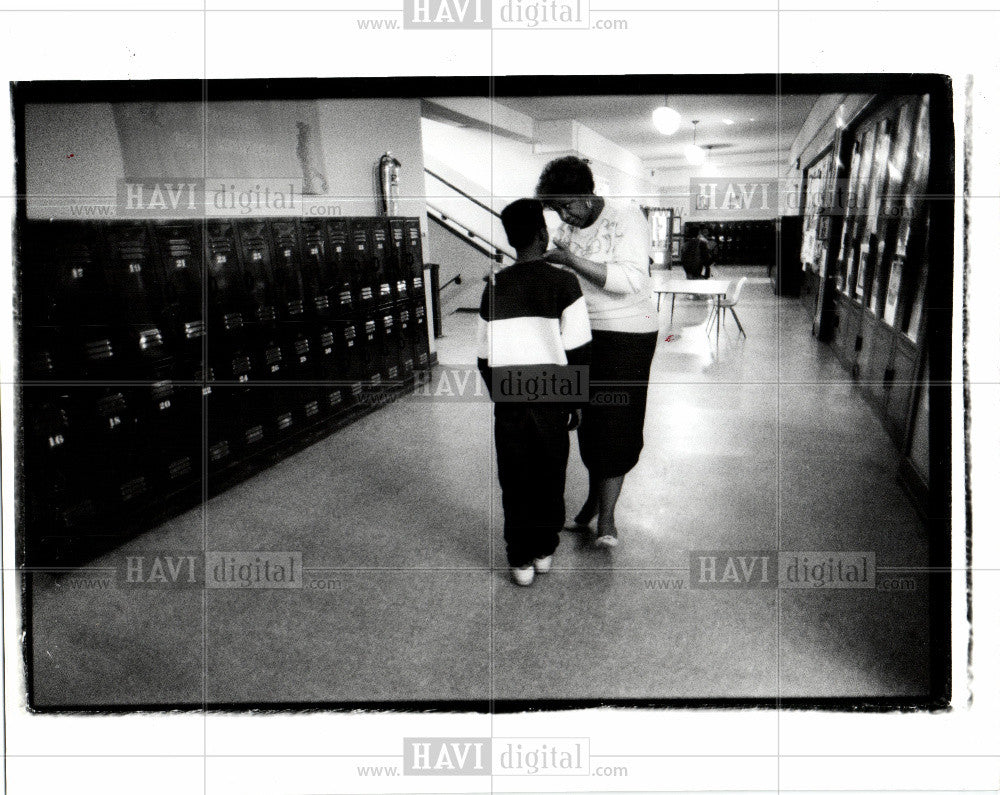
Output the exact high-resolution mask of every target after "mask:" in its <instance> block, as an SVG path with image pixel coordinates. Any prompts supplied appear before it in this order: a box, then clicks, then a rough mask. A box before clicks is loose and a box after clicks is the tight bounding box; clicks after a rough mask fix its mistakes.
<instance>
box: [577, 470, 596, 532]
mask: <svg viewBox="0 0 1000 795" xmlns="http://www.w3.org/2000/svg"><path fill="white" fill-rule="evenodd" d="M600 483H601V481H600V480H598V479H597V478H595V477H594V476H593V475H590V490H589V491H588V492H587V499H586V501H585V502H584V503H583V507H582V508H580V510H579V512H578V513H577V514H576V518H575V519H573V521H574V522H576V523H577V524H578V525H580V526H581V527H583V526H585V525H588V524H590V523H591V522H592V521H593V519H594V517H595V516H597V510H598V508H599V507H600V501H601V498H600Z"/></svg>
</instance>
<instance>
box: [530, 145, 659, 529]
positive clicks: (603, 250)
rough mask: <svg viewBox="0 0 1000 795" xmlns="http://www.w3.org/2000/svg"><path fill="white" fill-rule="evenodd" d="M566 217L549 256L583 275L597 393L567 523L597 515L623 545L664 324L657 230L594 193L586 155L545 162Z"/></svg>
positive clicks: (546, 183) (582, 524)
mask: <svg viewBox="0 0 1000 795" xmlns="http://www.w3.org/2000/svg"><path fill="white" fill-rule="evenodd" d="M535 193H536V195H537V196H538V198H539V199H540V200H541V201H542V202H543V203H544V204H545V206H547V207H549V208H550V209H552V210H554V211H555V212H556V213H558V214H559V217H560V218H561V219H562V221H563V225H562V226H561V227H560V229H559V230H558V232H557V233H556V235H555V237H554V238H553V243H554V244H555V246H556V249H555V250H554V251H551V252H549V253H548V254H547V255H546V259H547V260H548V261H549V262H552V263H555V264H558V265H562V266H563V267H566V268H569V269H571V270H572V271H574V272H575V273H576V274H577V275H578V276H579V277H580V286H581V287H582V288H583V295H584V299H585V300H586V303H587V311H588V314H589V315H590V325H591V329H592V333H593V342H592V347H591V366H590V381H591V396H590V403H589V405H587V406H585V407H584V410H583V419H582V421H581V423H580V429H579V439H580V455H581V457H582V458H583V463H584V465H585V466H586V467H587V471H588V473H589V475H590V493H589V494H588V495H587V501H586V502H585V503H584V504H583V507H582V508H581V509H580V512H579V513H578V514H577V516H576V519H575V525H570V526H568V529H574V530H579V529H583V528H586V527H588V526H589V524H590V522H591V521H593V519H594V517H595V516H596V517H597V541H596V543H597V544H598V545H599V546H605V547H614V546H617V544H618V531H617V528H616V527H615V505H616V504H617V502H618V495H619V494H620V493H621V489H622V483H623V482H624V480H625V475H626V474H627V473H628V472H629V471H630V470H631V469H632V467H634V466H635V465H636V462H637V461H638V460H639V452H640V451H641V450H642V444H643V438H642V428H643V423H644V422H645V417H646V390H647V388H648V386H649V366H650V362H651V361H652V359H653V352H654V350H655V349H656V339H657V336H658V328H659V325H658V323H657V316H656V309H655V307H654V306H653V298H652V285H651V282H650V277H649V266H648V262H649V230H648V228H647V226H646V219H645V218H644V217H643V214H642V212H641V210H639V208H638V207H636V206H634V205H632V204H630V203H629V202H628V201H627V200H614V199H605V198H603V197H601V196H596V195H594V175H593V173H592V172H591V170H590V167H589V166H588V165H587V163H586V161H584V160H581V159H580V158H578V157H561V158H559V159H558V160H553V161H551V162H550V163H549V164H548V165H546V166H545V169H544V170H543V171H542V175H541V177H540V178H539V180H538V187H537V188H536V189H535Z"/></svg>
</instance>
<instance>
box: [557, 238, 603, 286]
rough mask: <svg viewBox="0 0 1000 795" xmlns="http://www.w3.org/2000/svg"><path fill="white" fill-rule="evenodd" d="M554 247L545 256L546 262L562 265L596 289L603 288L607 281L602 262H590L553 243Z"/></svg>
mask: <svg viewBox="0 0 1000 795" xmlns="http://www.w3.org/2000/svg"><path fill="white" fill-rule="evenodd" d="M554 245H555V246H556V248H555V250H554V251H549V252H548V253H547V254H546V255H545V261H546V262H552V263H554V264H556V265H563V266H565V267H567V268H569V269H570V270H572V271H575V272H576V273H578V274H579V275H580V276H582V277H583V278H584V279H586V280H587V281H589V282H592V283H593V284H596V285H597V286H598V287H602V288H603V287H604V285H605V284H606V283H607V281H608V266H607V265H605V264H604V263H603V262H592V261H591V260H589V259H584V258H583V257H579V256H577V255H576V254H574V253H573V252H572V251H570V250H569V249H567V248H565V247H564V246H563V245H562V244H561V243H555V244H554Z"/></svg>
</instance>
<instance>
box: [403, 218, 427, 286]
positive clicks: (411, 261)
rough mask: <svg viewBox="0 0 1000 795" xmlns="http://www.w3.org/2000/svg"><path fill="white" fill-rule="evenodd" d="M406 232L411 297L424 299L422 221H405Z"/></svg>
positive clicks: (407, 219) (410, 219)
mask: <svg viewBox="0 0 1000 795" xmlns="http://www.w3.org/2000/svg"><path fill="white" fill-rule="evenodd" d="M403 223H404V227H405V230H406V235H405V238H406V264H407V266H408V267H409V274H410V295H411V297H412V298H414V299H422V298H423V295H424V288H425V285H424V255H423V248H422V246H421V242H420V219H419V218H406V219H404V222H403Z"/></svg>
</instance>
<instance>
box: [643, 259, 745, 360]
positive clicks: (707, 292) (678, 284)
mask: <svg viewBox="0 0 1000 795" xmlns="http://www.w3.org/2000/svg"><path fill="white" fill-rule="evenodd" d="M660 274H663V275H662V276H661V275H660ZM728 289H729V281H728V280H726V279H671V278H668V277H667V275H666V274H665V273H663V271H659V272H655V271H654V274H653V292H654V293H656V311H657V312H659V311H660V301H661V300H662V298H663V296H664V295H669V296H670V325H671V326H672V325H673V324H674V303H675V302H676V301H677V296H678V295H701V296H708V297H710V298H715V310H716V311H715V347H716V349H718V347H719V329H720V326H721V324H722V306H721V304H722V299H723V298H725V296H726V291H727V290H728Z"/></svg>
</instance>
